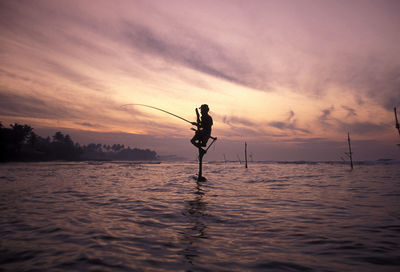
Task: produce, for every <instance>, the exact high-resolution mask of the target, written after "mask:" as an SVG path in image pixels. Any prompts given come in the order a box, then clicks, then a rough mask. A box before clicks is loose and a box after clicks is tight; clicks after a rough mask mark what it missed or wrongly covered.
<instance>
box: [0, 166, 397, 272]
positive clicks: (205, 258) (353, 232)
mask: <svg viewBox="0 0 400 272" xmlns="http://www.w3.org/2000/svg"><path fill="white" fill-rule="evenodd" d="M197 171H198V165H197V163H196V162H174V163H164V162H162V163H160V164H148V163H132V162H104V163H101V162H98V163H94V162H92V163H91V162H77V163H63V162H54V163H53V162H51V163H7V164H1V165H0V270H1V271H400V164H399V163H398V162H397V163H396V162H392V163H388V162H382V163H363V164H356V165H355V168H354V170H353V171H351V170H350V167H349V166H348V165H344V164H339V163H309V162H297V163H276V162H263V163H261V162H259V163H250V164H249V168H248V169H245V168H244V165H243V164H242V165H240V164H239V163H236V162H235V163H233V162H231V163H205V164H204V165H203V174H204V176H206V178H207V181H206V182H196V180H195V179H194V175H195V174H196V172H197Z"/></svg>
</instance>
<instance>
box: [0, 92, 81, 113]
mask: <svg viewBox="0 0 400 272" xmlns="http://www.w3.org/2000/svg"><path fill="white" fill-rule="evenodd" d="M0 101H1V102H0V105H1V107H0V114H1V115H9V116H22V117H24V116H27V117H33V118H47V119H59V118H65V117H66V116H68V117H75V118H78V117H80V114H79V113H75V112H73V111H71V110H70V109H68V108H67V107H65V106H64V105H63V104H58V103H55V101H51V102H48V101H46V99H43V98H41V97H34V96H31V95H19V94H12V93H11V92H10V91H6V90H4V89H1V90H0Z"/></svg>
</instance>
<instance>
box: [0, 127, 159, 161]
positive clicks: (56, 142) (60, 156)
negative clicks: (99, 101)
mask: <svg viewBox="0 0 400 272" xmlns="http://www.w3.org/2000/svg"><path fill="white" fill-rule="evenodd" d="M157 159H158V156H157V153H156V152H155V151H152V150H149V149H139V148H130V147H129V146H125V145H123V144H122V145H121V144H113V145H104V144H95V143H91V144H88V145H80V144H79V143H74V142H73V141H72V139H71V137H70V136H69V135H68V134H66V135H64V134H63V133H62V132H60V131H58V132H56V133H55V134H54V136H52V138H50V137H49V136H48V137H46V138H43V137H41V136H39V135H37V134H36V133H35V132H34V131H33V128H32V127H30V126H29V125H20V124H18V123H15V124H11V125H10V128H6V127H4V126H3V124H2V123H1V122H0V162H7V161H52V160H66V161H83V160H134V161H138V160H139V161H153V160H157Z"/></svg>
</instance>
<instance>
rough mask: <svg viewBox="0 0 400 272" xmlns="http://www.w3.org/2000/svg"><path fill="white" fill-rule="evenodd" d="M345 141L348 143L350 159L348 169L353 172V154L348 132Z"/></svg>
mask: <svg viewBox="0 0 400 272" xmlns="http://www.w3.org/2000/svg"><path fill="white" fill-rule="evenodd" d="M347 141H348V142H349V153H348V155H349V158H350V167H351V170H353V152H351V143H350V132H347Z"/></svg>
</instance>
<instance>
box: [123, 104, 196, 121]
mask: <svg viewBox="0 0 400 272" xmlns="http://www.w3.org/2000/svg"><path fill="white" fill-rule="evenodd" d="M125 106H143V107H147V108H151V109H154V110H158V111H162V112H165V113H167V114H169V115H172V116H175V117H176V118H179V119H181V120H183V121H185V122H188V123H190V124H192V122H191V121H189V120H187V119H185V118H183V117H180V116H178V115H176V114H173V113H171V112H169V111H166V110H163V109H160V108H157V107H153V106H149V105H145V104H125V105H122V106H121V107H125Z"/></svg>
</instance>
